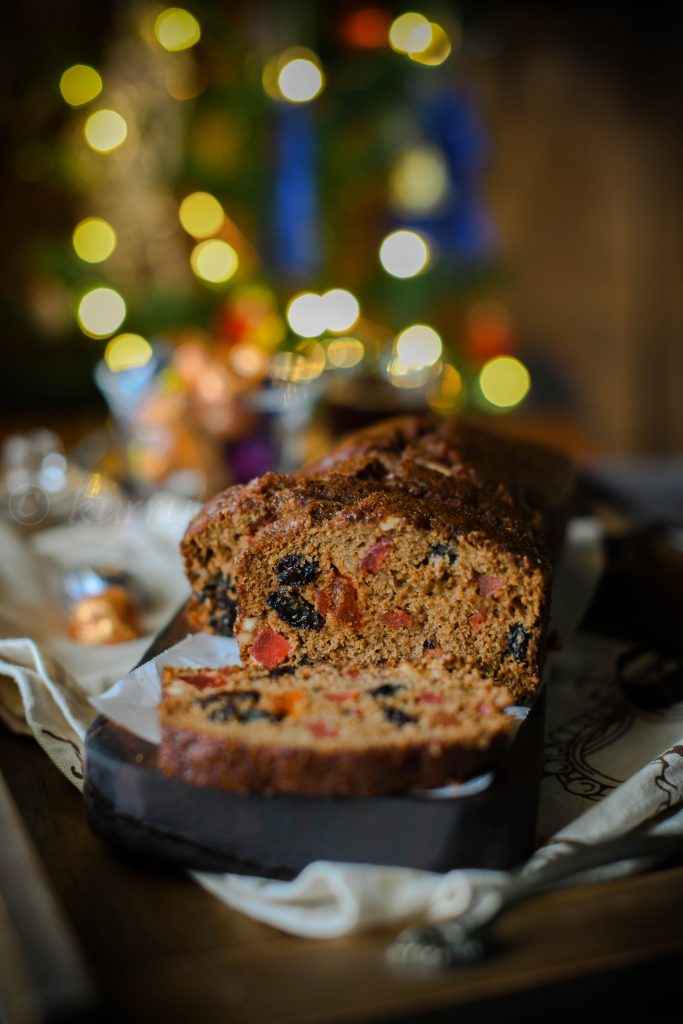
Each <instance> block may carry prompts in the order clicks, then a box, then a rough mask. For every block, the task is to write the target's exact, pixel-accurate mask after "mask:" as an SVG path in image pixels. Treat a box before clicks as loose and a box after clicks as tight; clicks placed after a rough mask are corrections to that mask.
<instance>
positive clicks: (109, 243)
mask: <svg viewBox="0 0 683 1024" xmlns="http://www.w3.org/2000/svg"><path fill="white" fill-rule="evenodd" d="M72 241H73V247H74V249H75V250H76V255H77V256H79V257H80V258H81V259H82V260H85V262H86V263H101V262H102V261H103V260H106V259H107V258H108V257H109V256H111V254H112V253H113V251H114V249H115V248H116V232H115V231H114V229H113V227H112V226H111V224H109V223H108V221H106V220H102V219H101V218H100V217H86V219H85V220H82V221H81V222H80V224H77V225H76V227H75V228H74V233H73V238H72Z"/></svg>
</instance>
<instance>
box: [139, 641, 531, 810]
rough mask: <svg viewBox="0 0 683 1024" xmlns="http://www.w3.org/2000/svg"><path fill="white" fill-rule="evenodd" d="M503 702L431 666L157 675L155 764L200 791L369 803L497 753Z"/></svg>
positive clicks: (458, 775) (470, 669) (507, 720)
mask: <svg viewBox="0 0 683 1024" xmlns="http://www.w3.org/2000/svg"><path fill="white" fill-rule="evenodd" d="M511 702H512V701H511V698H510V696H509V694H508V693H507V692H506V691H505V690H504V689H502V688H501V687H499V686H496V685H494V684H493V683H492V682H491V681H490V680H489V679H487V678H486V677H484V676H482V674H481V673H480V672H479V671H478V670H477V669H476V668H475V667H474V666H473V665H470V664H467V663H464V662H453V663H451V664H450V665H446V664H444V663H443V662H442V661H439V660H437V659H434V660H426V661H423V662H422V663H420V664H419V665H412V664H407V663H402V664H400V665H397V666H396V667H395V668H392V669H389V668H374V669H359V668H356V667H353V668H345V669H342V668H334V667H332V666H320V667H306V666H303V667H300V668H297V669H294V668H292V669H290V670H284V671H283V670H282V669H279V670H278V669H276V670H274V671H271V672H269V671H264V670H259V669H255V668H243V667H241V666H231V667H228V668H220V669H208V668H206V669H182V668H168V667H167V668H165V669H164V676H163V696H162V701H161V705H160V708H159V715H160V720H161V734H162V738H161V744H160V747H159V755H158V764H159V766H160V768H161V769H162V770H163V771H164V772H165V773H166V774H168V775H172V776H176V777H179V778H182V779H184V780H185V781H186V782H190V783H193V784H196V785H206V786H212V787H216V788H220V789H227V790H234V791H238V792H257V793H264V794H275V793H289V794H297V795H300V796H373V795H377V794H381V793H392V792H397V791H401V790H405V789H409V788H415V787H419V788H431V787H434V786H441V785H444V784H446V783H448V782H450V781H457V780H463V779H466V778H468V777H471V776H472V775H474V774H477V773H479V772H480V771H482V770H484V769H485V768H486V767H488V766H489V765H490V764H491V763H492V762H493V761H494V760H495V758H496V756H497V755H498V754H499V753H500V752H501V751H503V750H504V749H505V746H506V744H507V742H508V741H509V738H510V735H511V733H512V732H513V730H514V728H515V720H514V718H513V717H512V716H510V715H508V714H505V708H506V707H508V706H509V705H510V704H511Z"/></svg>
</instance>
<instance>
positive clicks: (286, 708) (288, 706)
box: [272, 690, 306, 718]
mask: <svg viewBox="0 0 683 1024" xmlns="http://www.w3.org/2000/svg"><path fill="white" fill-rule="evenodd" d="M305 697H306V694H305V693H304V691H303V690H288V691H287V693H276V694H275V695H274V697H273V698H272V700H273V709H274V711H275V714H276V715H278V716H279V717H280V718H285V717H287V716H288V715H296V714H297V712H300V709H301V705H302V704H303V702H304V700H305Z"/></svg>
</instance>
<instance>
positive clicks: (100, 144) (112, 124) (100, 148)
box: [84, 110, 128, 153]
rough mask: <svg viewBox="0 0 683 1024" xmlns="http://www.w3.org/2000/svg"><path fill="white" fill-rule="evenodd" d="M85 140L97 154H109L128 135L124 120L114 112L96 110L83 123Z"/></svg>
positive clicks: (121, 143)
mask: <svg viewBox="0 0 683 1024" xmlns="http://www.w3.org/2000/svg"><path fill="white" fill-rule="evenodd" d="M84 131H85V139H86V142H87V143H88V145H89V146H90V148H91V149H94V150H95V151H96V152H97V153H111V152H112V151H113V150H115V149H118V148H119V146H121V145H123V143H124V142H125V141H126V137H127V135H128V125H127V124H126V121H125V118H123V117H122V116H121V114H119V113H118V112H117V111H116V110H96V111H95V113H94V114H91V115H90V117H89V118H88V120H87V121H86V122H85V128H84Z"/></svg>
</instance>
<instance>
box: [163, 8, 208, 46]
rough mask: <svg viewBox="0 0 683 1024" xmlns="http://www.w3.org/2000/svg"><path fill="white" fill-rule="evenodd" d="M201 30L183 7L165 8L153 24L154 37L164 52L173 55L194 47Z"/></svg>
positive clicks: (191, 15)
mask: <svg viewBox="0 0 683 1024" xmlns="http://www.w3.org/2000/svg"><path fill="white" fill-rule="evenodd" d="M201 34H202V30H201V28H200V25H199V22H198V21H197V19H196V18H195V16H194V15H193V14H190V12H189V11H186V10H185V9H184V8H183V7H167V8H166V10H165V11H162V12H161V14H159V16H158V17H157V19H156V21H155V22H154V35H155V36H156V39H157V42H158V43H160V44H161V46H163V48H164V49H165V50H169V51H170V52H171V53H175V52H177V51H178V50H187V49H189V47H190V46H194V45H195V44H196V43H198V42H199V40H200V38H201Z"/></svg>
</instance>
